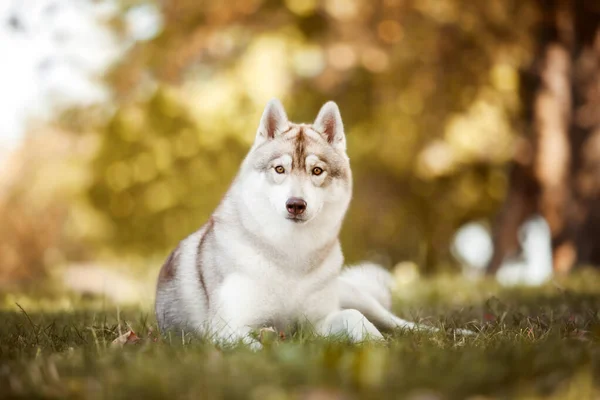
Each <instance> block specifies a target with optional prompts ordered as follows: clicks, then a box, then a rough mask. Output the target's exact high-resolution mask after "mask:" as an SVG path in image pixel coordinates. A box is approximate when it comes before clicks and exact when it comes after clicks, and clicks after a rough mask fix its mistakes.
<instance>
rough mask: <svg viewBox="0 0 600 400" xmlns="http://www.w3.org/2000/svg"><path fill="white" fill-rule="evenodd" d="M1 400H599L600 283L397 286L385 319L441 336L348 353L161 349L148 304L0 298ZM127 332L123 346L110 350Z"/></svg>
mask: <svg viewBox="0 0 600 400" xmlns="http://www.w3.org/2000/svg"><path fill="white" fill-rule="evenodd" d="M0 299H1V303H0V304H1V306H0V310H2V311H0V398H16V397H24V398H57V397H60V398H123V399H134V398H136V399H137V398H140V399H149V398H166V397H168V398H177V399H179V398H183V399H187V398H189V399H192V398H229V399H233V398H251V399H268V400H270V399H312V400H317V399H354V398H372V399H381V398H408V399H412V400H434V399H464V398H468V399H472V400H475V399H478V400H480V399H489V398H520V399H537V398H555V399H600V311H599V310H600V275H598V274H597V273H595V272H592V271H583V272H580V273H578V274H576V275H575V276H572V277H570V278H568V279H559V280H555V281H554V282H551V283H549V284H547V285H545V286H543V287H541V288H512V289H506V288H504V289H503V288H500V287H499V286H497V285H496V284H494V283H492V282H469V281H466V280H465V279H464V278H458V277H452V276H443V277H437V278H433V279H421V280H419V281H417V282H411V283H410V284H408V285H406V286H403V287H400V290H399V291H398V292H397V293H396V301H395V311H396V312H397V313H398V314H399V315H401V316H403V317H405V318H411V319H415V320H420V321H422V322H424V323H428V324H432V325H436V326H439V327H445V328H451V327H453V326H461V327H469V328H470V329H472V330H475V331H477V332H478V334H477V335H475V336H474V337H467V338H463V337H460V336H454V335H452V334H451V333H448V332H447V333H439V334H423V333H416V332H392V333H390V334H389V336H388V338H387V341H386V342H385V343H379V344H377V343H364V344H360V345H350V344H348V343H346V341H344V340H343V339H337V340H333V339H330V340H323V339H318V338H315V337H312V336H311V335H310V334H307V333H304V331H303V332H301V333H298V334H296V335H295V336H294V335H292V336H287V337H285V338H277V337H276V336H274V337H270V338H269V339H270V340H267V337H266V336H265V338H264V339H265V340H264V342H265V348H264V349H263V350H262V351H259V352H256V353H254V352H252V351H250V350H247V349H245V348H243V347H241V346H240V347H236V348H233V349H218V348H216V347H215V346H213V345H210V344H208V343H206V342H203V341H202V340H200V339H197V338H192V337H181V336H180V337H176V336H171V337H167V338H161V337H160V336H159V335H158V333H157V328H156V323H155V319H154V317H153V315H152V312H151V304H143V305H140V306H139V307H137V308H136V307H131V308H123V309H119V308H117V307H116V306H114V305H110V304H107V303H106V302H105V301H99V300H97V299H96V300H94V299H81V298H73V297H71V298H67V299H65V298H56V297H48V298H37V299H36V298H34V297H32V296H28V295H25V294H22V295H15V294H11V295H8V294H4V295H1V297H0ZM130 329H133V331H135V334H136V335H137V338H138V339H137V340H134V337H135V336H133V335H132V336H130V337H129V339H130V340H129V343H126V344H124V345H122V346H121V345H111V343H112V342H113V341H114V340H115V339H116V338H117V337H119V336H120V335H123V334H126V332H128V331H129V330H130Z"/></svg>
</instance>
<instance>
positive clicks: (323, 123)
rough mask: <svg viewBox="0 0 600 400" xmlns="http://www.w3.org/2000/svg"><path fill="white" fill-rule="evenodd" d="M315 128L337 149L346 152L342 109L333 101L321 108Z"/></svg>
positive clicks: (314, 124)
mask: <svg viewBox="0 0 600 400" xmlns="http://www.w3.org/2000/svg"><path fill="white" fill-rule="evenodd" d="M313 128H314V129H315V130H316V131H317V132H319V133H321V134H322V135H323V136H324V137H325V139H327V141H328V142H329V143H330V144H331V145H332V146H333V147H335V148H336V149H338V150H341V151H346V135H344V124H343V123H342V116H341V115H340V109H339V108H338V106H337V104H335V103H334V102H333V101H328V102H327V103H325V104H324V105H323V107H321V110H320V111H319V114H318V115H317V118H316V119H315V122H314V123H313Z"/></svg>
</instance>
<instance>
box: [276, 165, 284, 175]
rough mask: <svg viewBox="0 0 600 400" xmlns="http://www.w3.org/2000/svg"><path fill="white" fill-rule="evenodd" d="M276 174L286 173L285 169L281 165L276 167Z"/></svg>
mask: <svg viewBox="0 0 600 400" xmlns="http://www.w3.org/2000/svg"><path fill="white" fill-rule="evenodd" d="M275 172H277V173H278V174H283V173H284V172H285V168H283V167H282V166H281V165H278V166H276V167H275Z"/></svg>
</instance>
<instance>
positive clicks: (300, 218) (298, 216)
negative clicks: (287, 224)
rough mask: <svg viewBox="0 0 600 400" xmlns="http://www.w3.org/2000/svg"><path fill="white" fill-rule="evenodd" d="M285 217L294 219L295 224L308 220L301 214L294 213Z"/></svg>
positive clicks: (290, 219)
mask: <svg viewBox="0 0 600 400" xmlns="http://www.w3.org/2000/svg"><path fill="white" fill-rule="evenodd" d="M285 219H287V220H289V221H292V222H293V223H295V224H303V223H304V222H306V221H307V220H306V219H305V218H303V217H302V216H300V215H292V214H288V216H287V217H285Z"/></svg>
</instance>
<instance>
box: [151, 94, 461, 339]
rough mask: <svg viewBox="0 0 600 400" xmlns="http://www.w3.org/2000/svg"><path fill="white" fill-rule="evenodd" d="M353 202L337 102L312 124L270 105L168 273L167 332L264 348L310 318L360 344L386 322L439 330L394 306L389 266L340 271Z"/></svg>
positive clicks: (162, 279) (162, 317)
mask: <svg viewBox="0 0 600 400" xmlns="http://www.w3.org/2000/svg"><path fill="white" fill-rule="evenodd" d="M351 197H352V173H351V170H350V164H349V159H348V156H347V154H346V137H345V134H344V127H343V124H342V118H341V116H340V112H339V109H338V106H337V105H336V104H335V103H334V102H328V103H326V104H325V105H323V107H322V108H321V110H320V111H319V113H318V115H317V117H316V119H315V121H314V123H313V124H295V123H292V122H290V121H289V120H288V118H287V115H286V113H285V110H284V109H283V106H282V105H281V103H280V102H279V101H278V100H276V99H274V100H271V101H270V102H269V103H268V104H267V106H266V108H265V110H264V113H263V115H262V118H261V120H260V124H259V128H258V131H257V133H256V139H255V141H254V144H253V145H252V148H251V149H250V151H249V153H248V155H247V156H246V158H245V160H244V161H243V163H242V165H241V168H240V171H239V173H238V175H237V177H236V178H235V180H234V182H233V184H232V185H231V187H230V189H229V191H228V192H227V194H226V195H225V197H224V198H223V200H222V202H221V203H220V205H219V206H218V207H217V209H216V210H215V211H214V213H213V214H212V216H211V217H210V219H209V220H208V222H207V223H206V224H205V225H204V226H202V227H201V228H200V229H199V230H198V231H197V232H195V233H193V234H192V235H190V236H189V237H187V238H186V239H184V240H183V241H181V242H180V243H179V245H178V246H177V248H176V249H175V250H174V251H173V252H172V253H171V254H170V255H169V257H168V259H167V261H166V262H165V264H164V265H163V267H162V269H161V272H160V275H159V280H158V287H157V292H156V315H157V318H158V323H159V326H160V329H161V330H162V331H163V332H166V331H168V330H177V331H180V330H186V331H193V332H197V333H201V334H208V335H209V337H211V338H213V339H214V340H215V341H216V342H220V343H231V342H239V341H242V342H245V343H248V344H250V345H251V346H252V347H254V348H260V346H261V344H260V343H259V342H258V341H257V340H256V339H254V337H255V336H253V335H251V332H253V331H254V330H257V329H261V328H263V327H271V326H272V327H275V328H276V329H278V330H284V329H286V327H289V326H293V325H294V324H295V323H297V322H305V321H306V322H308V323H309V324H310V325H312V326H313V327H314V329H315V330H316V332H317V333H318V334H321V335H344V336H347V337H348V338H350V339H351V340H353V341H356V342H358V341H363V340H367V339H369V338H370V339H381V338H382V335H381V333H380V331H379V329H394V328H410V329H427V330H434V328H429V327H425V326H422V325H416V324H414V323H412V322H408V321H404V320H402V319H400V318H398V317H397V316H395V315H394V314H392V313H391V312H390V307H391V296H390V284H391V282H392V279H391V276H390V274H389V273H388V272H387V271H385V270H384V269H382V268H381V267H378V266H376V265H359V266H355V267H350V268H345V269H344V270H342V265H343V259H344V257H343V255H342V249H341V247H340V242H339V240H338V234H339V231H340V228H341V226H342V222H343V219H344V215H345V214H346V210H347V209H348V205H349V204H350V199H351ZM378 328H379V329H378ZM463 333H467V332H466V331H463Z"/></svg>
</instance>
